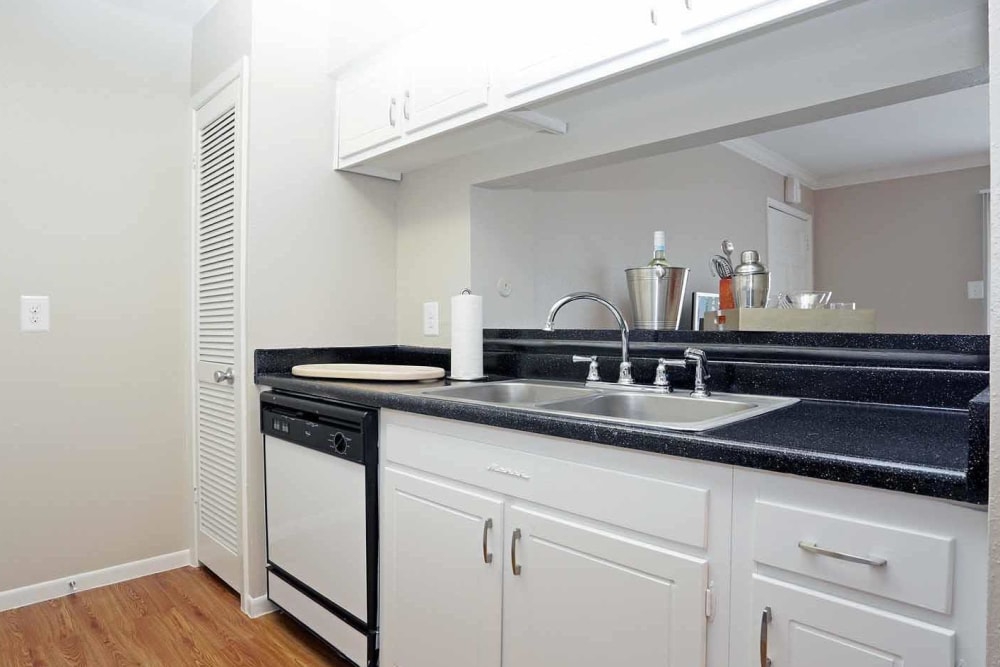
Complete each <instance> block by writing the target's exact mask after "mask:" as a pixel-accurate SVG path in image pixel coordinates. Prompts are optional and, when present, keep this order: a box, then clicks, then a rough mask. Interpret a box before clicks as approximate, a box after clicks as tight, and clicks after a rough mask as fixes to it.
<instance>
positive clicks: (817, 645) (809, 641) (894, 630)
mask: <svg viewBox="0 0 1000 667" xmlns="http://www.w3.org/2000/svg"><path fill="white" fill-rule="evenodd" d="M753 587H754V606H755V609H754V614H755V616H754V619H753V622H754V623H755V626H754V627H756V623H758V622H759V623H760V644H759V655H758V644H757V642H756V641H754V642H753V645H752V646H751V647H748V648H749V651H750V656H749V659H747V660H742V659H740V660H736V661H734V664H747V665H754V667H756V665H758V664H759V665H762V666H763V667H766V666H767V665H771V666H772V667H845V666H847V665H850V667H951V666H952V665H954V664H955V633H954V632H953V631H951V630H946V629H944V628H939V627H936V626H933V625H929V624H927V623H923V622H921V621H916V620H913V619H909V618H906V617H904V616H899V615H897V614H892V613H889V612H886V611H882V610H880V609H875V608H872V607H866V606H864V605H860V604H856V603H853V602H849V601H847V600H842V599H840V598H835V597H832V596H829V595H825V594H822V593H819V592H816V591H811V590H809V589H806V588H801V587H799V586H794V585H792V584H787V583H784V582H781V581H777V580H774V579H770V578H768V577H762V576H754V583H753Z"/></svg>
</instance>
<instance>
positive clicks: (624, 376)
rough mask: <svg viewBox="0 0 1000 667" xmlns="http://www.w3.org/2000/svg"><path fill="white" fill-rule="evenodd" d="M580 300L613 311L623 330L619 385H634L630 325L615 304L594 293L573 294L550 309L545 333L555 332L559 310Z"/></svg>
mask: <svg viewBox="0 0 1000 667" xmlns="http://www.w3.org/2000/svg"><path fill="white" fill-rule="evenodd" d="M580 300H585V301H595V302H597V303H599V304H601V305H602V306H604V307H605V308H607V309H608V310H609V311H611V314H612V315H613V316H614V318H615V321H616V322H617V323H618V328H619V329H620V330H621V335H622V362H621V365H620V366H619V369H618V383H619V384H634V382H635V381H634V380H633V379H632V362H631V361H629V350H628V341H629V329H628V323H627V322H626V321H625V317H624V316H622V312H621V311H620V310H618V308H617V307H616V306H615V305H614V304H613V303H611V302H610V301H608V300H607V299H605V298H604V297H603V296H601V295H600V294H594V293H593V292H572V293H570V294H567V295H566V296H564V297H562V298H561V299H559V300H558V301H556V302H555V303H554V304H552V308H550V309H549V316H548V317H547V318H546V319H545V326H544V327H542V329H543V330H544V331H555V321H556V313H558V312H559V310H560V309H562V307H563V306H565V305H566V304H567V303H570V302H572V301H580Z"/></svg>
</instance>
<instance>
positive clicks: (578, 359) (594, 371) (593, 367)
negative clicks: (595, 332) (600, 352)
mask: <svg viewBox="0 0 1000 667" xmlns="http://www.w3.org/2000/svg"><path fill="white" fill-rule="evenodd" d="M573 363H577V364H586V363H589V364H590V368H589V369H588V370H587V382H600V381H601V374H600V372H599V371H598V368H597V355H596V354H595V355H593V356H590V357H584V356H581V355H579V354H574V355H573Z"/></svg>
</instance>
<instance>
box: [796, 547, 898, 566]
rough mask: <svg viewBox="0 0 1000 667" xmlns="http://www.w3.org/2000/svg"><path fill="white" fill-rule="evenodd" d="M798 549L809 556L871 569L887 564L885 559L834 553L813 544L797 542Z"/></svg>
mask: <svg viewBox="0 0 1000 667" xmlns="http://www.w3.org/2000/svg"><path fill="white" fill-rule="evenodd" d="M799 549H802V550H803V551H808V552H809V553H811V554H815V555H817V556H827V557H829V558H836V559H837V560H846V561H847V562H848V563H858V564H860V565H870V566H872V567H885V566H886V565H888V564H889V561H887V560H886V559H885V558H870V557H868V556H855V555H853V554H845V553H844V552H842V551H834V550H833V549H824V548H823V547H821V546H819V545H818V544H816V543H815V542H805V541H802V542H799Z"/></svg>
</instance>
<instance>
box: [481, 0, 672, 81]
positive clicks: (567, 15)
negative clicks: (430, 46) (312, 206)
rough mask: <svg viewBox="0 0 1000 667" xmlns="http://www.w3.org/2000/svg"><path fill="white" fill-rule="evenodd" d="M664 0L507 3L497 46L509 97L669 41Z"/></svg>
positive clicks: (536, 0)
mask: <svg viewBox="0 0 1000 667" xmlns="http://www.w3.org/2000/svg"><path fill="white" fill-rule="evenodd" d="M663 4H664V3H663V2H642V1H641V0H623V1H620V2H574V1H572V0H544V1H538V0H516V1H515V2H513V3H508V4H506V5H505V18H504V21H502V22H501V24H502V25H503V30H502V34H503V36H504V41H503V42H502V43H501V44H500V45H499V46H498V49H497V50H498V55H497V61H498V63H499V70H500V78H501V86H502V89H503V92H504V94H505V95H507V96H508V97H513V96H516V95H519V94H521V93H525V92H527V91H530V90H533V89H534V88H537V87H539V86H542V85H545V84H548V83H551V82H553V81H557V80H559V79H562V78H565V77H569V76H572V75H574V74H577V73H579V72H583V71H584V70H587V69H590V68H593V67H597V66H599V65H603V64H605V63H608V62H611V61H613V60H615V59H616V58H619V57H622V56H625V55H627V54H630V53H634V52H636V51H640V50H642V49H646V48H649V47H651V46H654V45H656V44H660V43H662V42H665V41H667V39H668V37H669V32H668V29H667V24H668V22H669V21H668V19H667V16H666V13H665V12H664V11H662V10H661V9H660V6H661V5H663Z"/></svg>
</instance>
